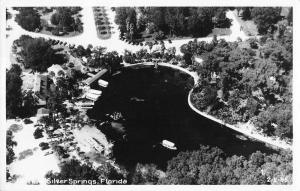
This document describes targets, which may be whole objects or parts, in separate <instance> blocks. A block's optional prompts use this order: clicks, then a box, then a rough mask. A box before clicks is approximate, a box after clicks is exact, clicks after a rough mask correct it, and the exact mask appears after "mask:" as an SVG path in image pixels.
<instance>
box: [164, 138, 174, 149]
mask: <svg viewBox="0 0 300 191" xmlns="http://www.w3.org/2000/svg"><path fill="white" fill-rule="evenodd" d="M161 145H162V146H164V147H166V148H168V149H171V150H177V147H176V146H175V143H172V142H171V141H168V140H163V141H162V142H161Z"/></svg>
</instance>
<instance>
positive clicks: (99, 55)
mask: <svg viewBox="0 0 300 191" xmlns="http://www.w3.org/2000/svg"><path fill="white" fill-rule="evenodd" d="M71 54H72V55H73V56H75V57H86V58H87V66H89V67H91V68H108V69H109V70H111V71H115V70H116V69H118V68H119V67H120V64H121V62H122V60H123V56H122V55H119V54H118V52H116V51H111V52H106V48H104V47H100V46H99V47H93V46H92V45H89V46H88V47H87V48H84V47H83V46H81V45H79V46H78V47H76V48H74V49H72V50H71Z"/></svg>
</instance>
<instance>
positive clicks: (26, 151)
mask: <svg viewBox="0 0 300 191" xmlns="http://www.w3.org/2000/svg"><path fill="white" fill-rule="evenodd" d="M31 155H33V152H32V150H31V149H27V150H25V151H22V152H20V154H19V160H22V159H25V158H26V157H27V156H31Z"/></svg>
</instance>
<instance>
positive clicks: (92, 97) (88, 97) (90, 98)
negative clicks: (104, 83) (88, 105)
mask: <svg viewBox="0 0 300 191" xmlns="http://www.w3.org/2000/svg"><path fill="white" fill-rule="evenodd" d="M85 97H86V98H87V99H89V100H92V101H97V100H98V98H99V97H100V95H97V94H93V93H89V92H88V93H86V94H85Z"/></svg>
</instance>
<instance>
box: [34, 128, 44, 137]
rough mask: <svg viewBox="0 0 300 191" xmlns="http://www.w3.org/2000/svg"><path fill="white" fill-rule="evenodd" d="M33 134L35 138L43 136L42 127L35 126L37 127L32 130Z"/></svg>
mask: <svg viewBox="0 0 300 191" xmlns="http://www.w3.org/2000/svg"><path fill="white" fill-rule="evenodd" d="M33 136H34V138H35V139H39V138H42V137H44V136H43V129H40V128H37V129H36V130H35V131H34V133H33Z"/></svg>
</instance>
